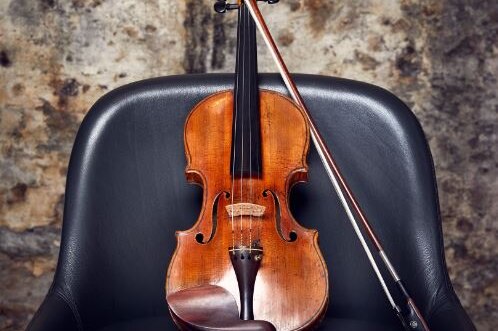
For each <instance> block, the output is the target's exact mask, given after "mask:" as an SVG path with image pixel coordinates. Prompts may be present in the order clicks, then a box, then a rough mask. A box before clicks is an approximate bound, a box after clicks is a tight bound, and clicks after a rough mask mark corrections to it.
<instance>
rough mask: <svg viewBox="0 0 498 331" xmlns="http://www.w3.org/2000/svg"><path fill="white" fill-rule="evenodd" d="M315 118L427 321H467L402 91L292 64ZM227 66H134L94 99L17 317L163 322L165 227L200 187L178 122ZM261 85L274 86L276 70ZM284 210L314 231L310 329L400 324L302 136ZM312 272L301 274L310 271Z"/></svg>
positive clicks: (226, 82)
mask: <svg viewBox="0 0 498 331" xmlns="http://www.w3.org/2000/svg"><path fill="white" fill-rule="evenodd" d="M296 81H297V83H298V85H299V87H300V90H301V91H302V94H303V96H304V98H305V99H306V102H307V104H308V106H309V108H310V111H311V112H312V114H313V116H314V118H315V119H316V122H317V123H318V126H319V129H320V130H321V132H322V134H323V136H324V137H325V139H326V141H327V142H328V144H329V146H330V148H331V150H332V152H333V154H334V155H335V158H336V160H337V162H338V163H339V165H340V166H341V167H342V170H343V172H344V175H345V176H346V178H347V179H348V180H349V183H350V185H351V186H352V188H353V190H354V191H355V193H356V195H357V197H358V199H359V201H360V203H361V204H362V206H363V207H364V209H365V211H366V213H367V215H369V216H370V218H371V221H372V223H373V225H374V227H375V229H376V230H377V231H378V234H379V236H380V237H381V239H382V240H383V242H384V244H385V248H386V251H388V252H389V254H390V255H391V259H392V262H393V263H394V264H395V265H396V266H398V268H399V272H400V275H401V277H402V278H404V279H405V281H406V284H407V286H408V287H409V289H410V290H411V292H412V294H413V297H414V299H415V300H416V302H417V303H418V304H419V306H420V308H421V310H422V313H423V314H424V316H426V318H427V320H428V323H429V324H430V327H431V329H432V330H433V331H443V330H451V331H467V330H475V328H474V326H473V325H472V322H471V321H470V319H469V317H468V316H467V314H466V312H465V311H464V310H463V308H462V306H461V305H460V302H459V300H458V298H457V296H456V295H455V292H454V291H453V288H452V285H451V282H450V279H449V277H448V273H447V269H446V265H445V259H444V250H443V237H442V231H441V219H440V214H439V207H438V196H437V188H436V181H435V178H434V168H433V162H432V159H431V154H430V152H429V148H428V146H427V142H426V140H425V137H424V134H423V132H422V129H421V127H420V124H419V123H418V121H417V120H416V118H415V117H414V115H413V114H412V112H411V111H410V110H409V109H408V108H407V106H406V105H405V104H403V102H401V101H400V100H399V99H398V98H396V97H395V96H393V95H392V94H390V93H389V92H387V91H385V90H383V89H381V88H378V87H375V86H372V85H369V84H365V83H360V82H355V81H350V80H344V79H338V78H328V77H321V76H308V75H296ZM232 85H233V76H232V75H220V74H216V75H215V74H213V75H188V76H175V77H164V78H157V79H151V80H145V81H141V82H137V83H133V84H130V85H127V86H124V87H121V88H118V89H116V90H114V91H112V92H110V93H109V94H107V95H106V96H104V97H103V98H102V99H101V100H99V101H98V102H97V103H96V104H95V105H94V106H93V108H92V109H91V111H90V112H89V113H88V115H87V116H86V118H85V120H84V121H83V124H82V125H81V128H80V130H79V132H78V135H77V138H76V142H75V144H74V148H73V152H72V156H71V161H70V165H69V171H68V178H67V187H66V202H65V211H64V223H63V231H62V246H61V251H60V257H59V263H58V266H57V271H56V274H55V277H54V282H53V285H52V287H51V288H50V290H49V293H48V294H47V297H46V298H45V301H44V302H43V304H42V305H41V307H40V309H39V310H38V312H37V313H36V315H35V316H34V318H33V320H32V321H31V323H30V325H29V326H28V330H29V331H59V330H61V331H62V330H63V331H72V330H78V331H81V330H84V331H87V330H98V331H104V330H107V331H111V330H119V331H126V330H134V331H159V330H161V331H162V330H175V326H174V324H173V323H172V320H171V318H170V317H169V314H168V309H167V305H166V302H165V293H164V280H165V274H166V268H167V266H168V262H169V259H170V257H171V255H172V252H173V250H174V248H175V245H176V240H175V230H177V229H187V228H189V227H190V226H191V225H193V224H194V222H195V220H196V218H197V216H198V213H199V209H200V202H201V198H202V194H201V190H200V189H199V188H198V187H196V186H193V185H189V184H187V182H186V180H185V176H184V168H185V156H184V148H183V125H184V122H185V119H186V116H187V114H188V113H189V111H190V110H191V109H192V108H193V107H194V105H195V104H196V103H197V102H199V101H200V100H202V99H203V98H204V97H205V96H207V95H209V94H211V93H214V92H216V91H219V90H226V89H231V88H232ZM260 85H261V88H266V89H272V90H277V91H280V92H282V93H284V92H285V89H284V87H283V85H282V83H281V81H280V78H279V77H278V76H276V75H265V74H264V75H261V79H260ZM309 164H310V173H309V178H310V180H309V183H307V184H302V185H298V186H297V187H296V188H295V189H294V191H293V194H292V197H291V200H292V201H291V206H292V207H293V213H294V215H295V217H296V218H297V219H298V220H299V221H300V222H301V223H302V224H303V225H305V226H307V227H310V228H317V229H318V230H319V232H320V239H321V240H320V242H321V248H322V251H323V253H324V256H325V259H326V261H327V264H328V267H329V271H330V284H331V292H330V305H329V308H328V312H327V314H326V317H325V319H324V321H323V323H322V325H321V327H320V328H319V330H334V331H346V330H347V331H353V330H355V331H358V330H362V331H377V330H382V331H390V330H401V328H400V326H399V322H398V320H397V319H396V317H395V316H394V314H393V312H392V311H391V308H390V306H389V304H388V301H387V300H386V298H385V296H384V294H383V292H382V290H381V288H380V286H379V284H378V282H377V280H376V278H375V277H374V274H373V272H372V270H371V268H370V266H369V263H368V261H367V259H366V257H365V254H364V253H363V251H362V249H361V248H360V245H359V242H358V240H357V238H356V237H355V235H354V233H353V230H352V228H351V226H350V224H349V222H348V220H347V219H346V217H345V214H344V212H343V210H342V209H341V207H340V205H339V201H338V199H337V197H336V195H335V194H334V192H333V189H332V187H331V184H330V183H329V181H328V180H327V179H326V174H325V172H324V170H323V168H322V166H321V163H320V162H319V159H318V156H317V154H316V151H315V150H314V149H313V148H312V149H311V152H310V155H309ZM310 286H313V284H310Z"/></svg>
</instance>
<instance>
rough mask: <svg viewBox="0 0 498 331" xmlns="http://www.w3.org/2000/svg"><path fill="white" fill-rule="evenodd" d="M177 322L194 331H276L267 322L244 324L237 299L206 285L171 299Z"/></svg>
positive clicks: (170, 306)
mask: <svg viewBox="0 0 498 331" xmlns="http://www.w3.org/2000/svg"><path fill="white" fill-rule="evenodd" d="M166 300H167V301H168V305H169V308H170V310H171V312H172V315H173V318H174V320H175V322H176V323H177V324H178V325H179V326H180V327H181V328H182V329H185V330H192V331H235V330H237V331H275V327H274V326H273V325H272V324H271V323H269V322H266V321H243V320H241V319H240V318H239V309H238V307H237V303H236V301H235V298H234V297H233V295H232V294H231V293H230V292H228V291H227V290H225V289H224V288H222V287H220V286H215V285H204V286H199V287H194V288H189V289H185V290H181V291H178V292H175V293H171V294H169V295H168V296H167V298H166Z"/></svg>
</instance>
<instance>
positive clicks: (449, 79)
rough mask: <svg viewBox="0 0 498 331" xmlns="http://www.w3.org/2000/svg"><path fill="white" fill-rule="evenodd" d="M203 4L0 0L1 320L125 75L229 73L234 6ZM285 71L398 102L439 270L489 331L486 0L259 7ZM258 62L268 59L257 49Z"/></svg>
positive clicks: (31, 282) (45, 267) (490, 126)
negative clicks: (431, 166) (95, 111)
mask: <svg viewBox="0 0 498 331" xmlns="http://www.w3.org/2000/svg"><path fill="white" fill-rule="evenodd" d="M212 2H213V1H211V0H145V1H137V0H0V82H1V84H0V87H1V89H0V330H22V329H23V328H24V326H25V325H26V323H27V321H28V320H29V318H30V317H31V316H32V314H33V312H34V311H35V309H36V308H37V307H38V305H39V304H40V302H41V301H42V299H43V296H44V294H45V293H46V291H47V289H48V287H49V285H50V282H51V279H52V275H53V272H54V268H55V265H56V259H57V252H58V247H59V233H60V228H61V215H62V208H63V201H64V183H65V174H66V170H67V168H66V167H67V163H68V158H69V153H70V151H71V146H72V144H73V140H74V137H75V133H76V131H77V129H78V126H79V124H80V122H81V120H82V118H83V116H84V115H85V113H86V112H87V110H88V109H89V107H90V106H91V105H92V104H93V103H94V102H95V101H96V100H97V98H98V97H100V96H101V95H103V94H104V93H106V92H108V91H110V90H112V89H114V88H115V87H117V86H120V85H122V84H125V83H128V82H132V81H136V80H140V79H144V78H149V77H154V76H161V75H172V74H182V73H185V72H233V68H234V46H235V39H234V38H235V24H236V22H235V17H236V15H235V14H228V15H224V16H223V15H216V14H214V13H213V12H212V10H211V6H212ZM263 9H264V14H265V16H266V17H267V19H268V21H269V25H270V28H271V30H272V31H273V33H274V35H275V36H276V38H277V40H278V43H279V45H280V46H281V49H282V52H283V55H284V57H285V58H286V59H287V61H288V65H289V67H290V69H291V70H292V71H294V72H307V73H315V74H324V75H335V76H340V77H347V78H351V79H356V80H363V81H367V82H370V83H374V84H377V85H380V86H382V87H385V88H387V89H389V90H391V91H393V92H394V93H395V94H397V95H398V96H399V97H400V98H401V99H403V100H404V101H405V102H406V103H407V104H408V105H409V106H410V107H412V108H413V110H414V112H415V113H416V115H417V116H418V118H419V119H420V121H421V122H422V126H423V128H424V130H425V132H426V134H427V137H428V139H429V142H430V146H431V149H432V152H433V155H434V160H435V163H436V172H437V179H438V184H439V193H440V198H441V211H442V216H443V223H444V224H443V226H444V234H445V246H446V256H447V261H448V266H449V270H450V275H451V278H452V280H453V283H454V285H455V288H456V291H457V293H458V295H459V296H460V298H461V300H462V302H463V305H464V306H465V307H466V309H467V310H468V311H469V313H470V314H471V316H472V318H473V320H474V322H475V323H476V325H477V327H478V329H479V330H483V331H486V330H496V329H497V328H498V322H497V321H498V312H497V309H496V307H498V278H497V273H498V258H497V254H496V253H497V244H498V239H497V238H498V224H497V221H496V219H497V218H498V203H496V201H498V171H497V170H498V157H497V154H496V152H497V147H496V146H497V123H498V97H497V91H498V82H497V77H498V33H497V32H498V4H497V2H496V0H418V1H417V0H411V1H410V0H363V1H361V0H356V1H339V0H335V1H334V0H301V1H299V0H282V1H281V3H280V4H279V5H277V6H274V7H271V8H270V7H269V6H263ZM261 53H262V54H261V56H260V68H261V71H275V69H274V66H273V64H272V62H271V61H270V57H269V55H268V53H267V52H266V51H265V50H264V49H263V47H261Z"/></svg>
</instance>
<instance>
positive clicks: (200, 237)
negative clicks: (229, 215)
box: [195, 191, 230, 245]
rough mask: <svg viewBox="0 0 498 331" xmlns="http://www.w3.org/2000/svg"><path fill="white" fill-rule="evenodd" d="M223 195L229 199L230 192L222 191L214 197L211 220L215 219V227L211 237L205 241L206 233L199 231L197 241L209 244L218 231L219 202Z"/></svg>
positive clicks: (196, 236)
mask: <svg viewBox="0 0 498 331" xmlns="http://www.w3.org/2000/svg"><path fill="white" fill-rule="evenodd" d="M222 195H225V198H226V199H228V198H229V197H230V193H228V192H226V191H221V192H220V193H218V194H217V195H216V197H215V198H214V202H213V206H212V215H211V220H212V221H213V227H212V229H211V235H210V236H209V239H208V240H207V241H204V234H203V233H201V232H199V233H197V234H196V235H195V241H197V242H198V243H199V244H203V245H205V244H207V243H209V242H210V241H211V240H212V239H213V237H214V234H215V233H216V228H217V227H218V202H219V201H220V197H221V196H222Z"/></svg>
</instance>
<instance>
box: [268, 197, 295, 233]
mask: <svg viewBox="0 0 498 331" xmlns="http://www.w3.org/2000/svg"><path fill="white" fill-rule="evenodd" d="M268 195H271V196H272V197H273V201H274V202H275V218H276V221H277V231H278V234H279V235H280V237H281V238H282V240H284V241H287V242H294V241H296V240H297V233H296V231H290V232H289V234H288V238H289V239H287V236H286V235H284V233H283V231H282V213H281V209H280V201H279V200H278V197H277V195H276V194H275V193H274V192H273V191H272V190H265V191H263V196H264V197H265V198H266V197H268Z"/></svg>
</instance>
